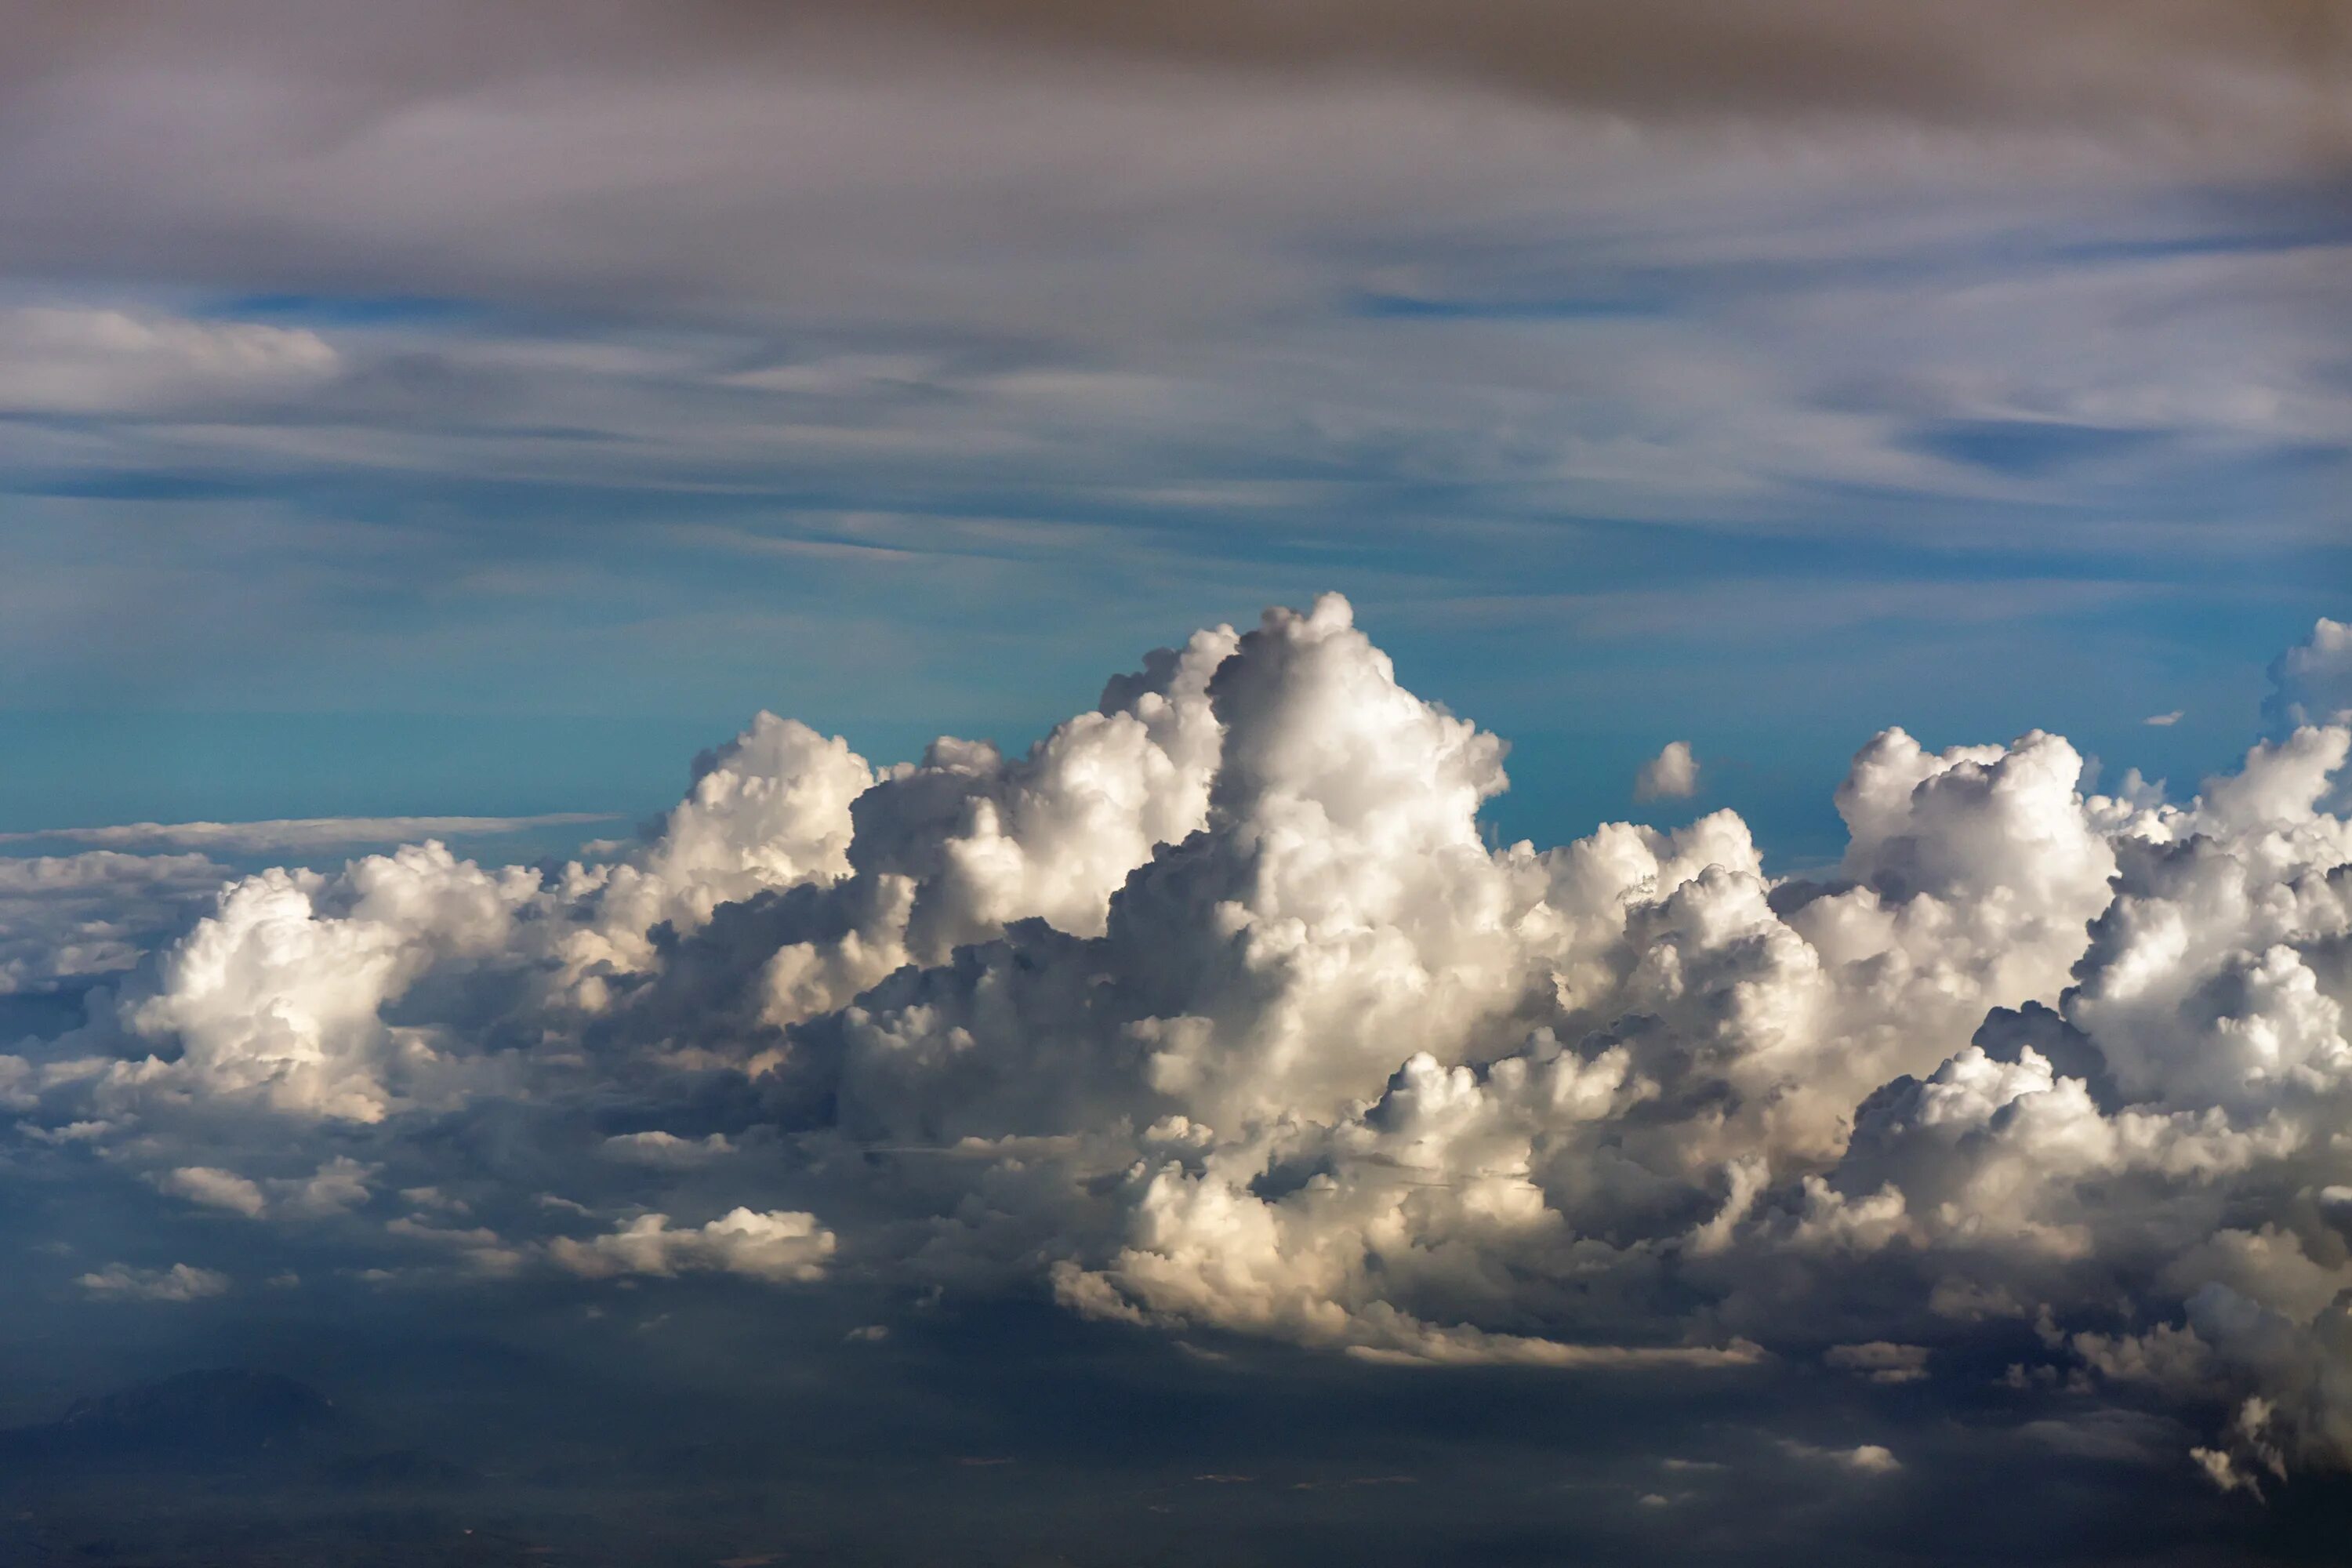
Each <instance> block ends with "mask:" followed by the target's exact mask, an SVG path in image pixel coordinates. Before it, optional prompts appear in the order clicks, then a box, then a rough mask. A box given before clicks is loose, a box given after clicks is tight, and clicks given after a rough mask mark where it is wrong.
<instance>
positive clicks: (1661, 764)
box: [1633, 741, 1698, 800]
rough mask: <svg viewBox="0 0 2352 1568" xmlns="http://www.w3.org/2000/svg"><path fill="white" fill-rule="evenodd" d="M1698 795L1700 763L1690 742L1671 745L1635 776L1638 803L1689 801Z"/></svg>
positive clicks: (1634, 782) (1667, 744)
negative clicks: (1693, 753) (1639, 801)
mask: <svg viewBox="0 0 2352 1568" xmlns="http://www.w3.org/2000/svg"><path fill="white" fill-rule="evenodd" d="M1697 793H1698V759H1697V758H1696V757H1695V756H1693V755H1691V748H1690V742H1688V741H1669V742H1666V744H1665V747H1664V750H1662V751H1661V752H1658V754H1657V755H1656V756H1654V757H1652V758H1651V759H1650V760H1649V761H1648V762H1646V763H1643V764H1642V767H1641V771H1640V772H1638V773H1635V774H1634V775H1633V798H1634V799H1635V800H1687V799H1689V798H1690V797H1691V796H1692V795H1696V794H1697Z"/></svg>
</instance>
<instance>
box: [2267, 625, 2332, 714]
mask: <svg viewBox="0 0 2352 1568" xmlns="http://www.w3.org/2000/svg"><path fill="white" fill-rule="evenodd" d="M2270 675H2271V695H2270V697H2269V699H2268V700H2266V701H2265V702H2264V703H2263V714H2264V715H2265V716H2266V717H2267V718H2269V720H2270V721H2271V722H2273V724H2276V725H2279V726H2280V727H2282V728H2284V727H2287V726H2291V725H2302V724H2330V723H2334V724H2341V723H2343V722H2345V721H2346V720H2347V717H2352V623H2347V622H2344V621H2335V620H2330V619H2328V618H2327V617H2326V616H2320V617H2319V624H2318V625H2316V626H2313V627H2312V628H2311V636H2310V637H2306V638H2305V639H2304V640H2303V641H2302V642H2299V643H2297V644H2296V645H2295V646H2294V647H2291V648H2289V649H2287V650H2286V652H2284V653H2283V654H2281V655H2279V656H2278V658H2275V659H2273V661H2272V662H2271V670H2270Z"/></svg>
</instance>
